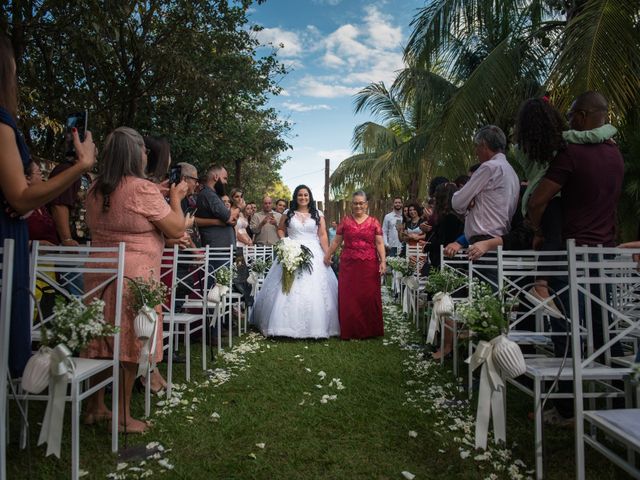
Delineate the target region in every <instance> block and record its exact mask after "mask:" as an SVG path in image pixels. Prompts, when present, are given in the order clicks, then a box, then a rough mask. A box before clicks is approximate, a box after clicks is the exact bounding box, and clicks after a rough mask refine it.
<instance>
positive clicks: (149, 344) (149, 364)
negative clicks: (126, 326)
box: [136, 307, 159, 381]
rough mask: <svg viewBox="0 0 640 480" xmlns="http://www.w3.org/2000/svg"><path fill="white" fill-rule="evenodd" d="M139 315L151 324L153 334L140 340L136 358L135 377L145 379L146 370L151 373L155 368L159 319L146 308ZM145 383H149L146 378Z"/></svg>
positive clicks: (153, 312) (152, 311)
mask: <svg viewBox="0 0 640 480" xmlns="http://www.w3.org/2000/svg"><path fill="white" fill-rule="evenodd" d="M139 314H142V315H145V316H146V317H147V318H148V319H149V321H152V322H153V333H152V334H151V336H149V337H148V338H145V339H144V340H143V339H140V341H141V342H142V347H141V348H140V356H139V357H138V372H137V373H136V377H140V376H143V377H145V378H146V375H147V369H149V371H151V370H153V369H154V368H155V367H156V360H155V358H156V356H155V351H156V340H157V331H158V323H159V319H158V314H157V313H156V312H155V311H154V310H152V309H150V308H148V307H146V308H141V309H140V313H139ZM147 381H149V379H148V378H147Z"/></svg>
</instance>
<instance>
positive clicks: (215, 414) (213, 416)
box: [210, 412, 220, 422]
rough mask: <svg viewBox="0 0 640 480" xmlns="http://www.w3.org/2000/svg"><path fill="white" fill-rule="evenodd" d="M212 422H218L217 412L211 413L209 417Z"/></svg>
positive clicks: (218, 415)
mask: <svg viewBox="0 0 640 480" xmlns="http://www.w3.org/2000/svg"><path fill="white" fill-rule="evenodd" d="M210 419H211V421H212V422H217V421H218V420H220V414H219V413H218V412H213V413H212V414H211V417H210Z"/></svg>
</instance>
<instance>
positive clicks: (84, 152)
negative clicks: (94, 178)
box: [71, 128, 97, 172]
mask: <svg viewBox="0 0 640 480" xmlns="http://www.w3.org/2000/svg"><path fill="white" fill-rule="evenodd" d="M71 135H72V136H73V146H74V147H75V149H76V153H77V155H78V161H77V162H76V165H80V167H81V168H82V171H83V172H88V171H89V170H91V169H92V168H93V166H94V165H95V164H96V154H97V149H96V146H95V144H94V143H93V136H92V135H91V132H90V131H88V130H87V131H86V133H85V136H84V142H81V141H80V136H79V135H78V130H77V129H75V128H74V129H73V130H72V132H71Z"/></svg>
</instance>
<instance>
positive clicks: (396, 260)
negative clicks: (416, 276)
mask: <svg viewBox="0 0 640 480" xmlns="http://www.w3.org/2000/svg"><path fill="white" fill-rule="evenodd" d="M387 265H388V266H389V268H391V270H393V271H394V272H398V273H399V274H400V276H402V277H406V276H407V275H409V274H410V273H411V265H409V261H408V260H407V259H406V258H404V257H390V258H388V259H387Z"/></svg>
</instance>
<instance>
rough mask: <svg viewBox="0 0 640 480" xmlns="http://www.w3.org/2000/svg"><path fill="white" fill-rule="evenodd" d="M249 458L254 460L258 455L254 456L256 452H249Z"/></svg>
mask: <svg viewBox="0 0 640 480" xmlns="http://www.w3.org/2000/svg"><path fill="white" fill-rule="evenodd" d="M249 458H251V459H253V460H256V459H257V458H258V457H256V454H255V453H250V454H249Z"/></svg>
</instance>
